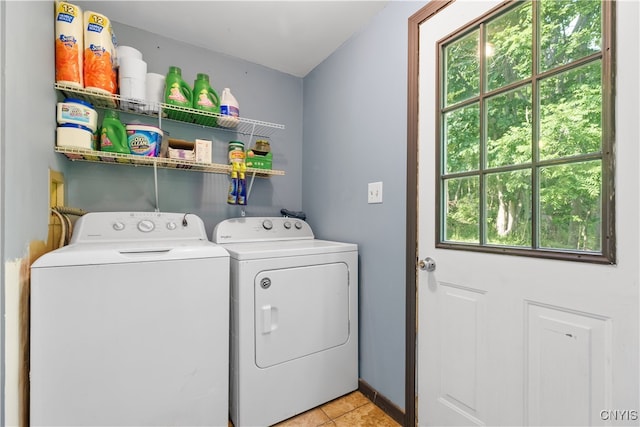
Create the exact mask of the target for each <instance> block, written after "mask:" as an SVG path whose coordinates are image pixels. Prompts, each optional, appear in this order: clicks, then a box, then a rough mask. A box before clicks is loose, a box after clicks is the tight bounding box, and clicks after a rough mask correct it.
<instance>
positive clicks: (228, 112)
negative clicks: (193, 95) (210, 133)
mask: <svg viewBox="0 0 640 427" xmlns="http://www.w3.org/2000/svg"><path fill="white" fill-rule="evenodd" d="M220 115H221V116H222V117H220V118H219V119H218V126H222V127H226V128H234V127H236V126H238V117H239V116H240V106H239V105H238V101H237V100H236V98H235V97H234V96H233V95H232V94H231V89H229V88H228V87H225V88H224V90H223V91H222V96H221V97H220Z"/></svg>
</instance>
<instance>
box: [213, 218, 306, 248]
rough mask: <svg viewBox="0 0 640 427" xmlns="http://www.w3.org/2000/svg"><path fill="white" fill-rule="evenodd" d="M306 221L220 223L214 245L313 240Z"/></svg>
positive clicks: (266, 219) (258, 220)
mask: <svg viewBox="0 0 640 427" xmlns="http://www.w3.org/2000/svg"><path fill="white" fill-rule="evenodd" d="M313 238H314V235H313V231H312V230H311V227H310V226H309V224H308V223H307V222H306V221H303V220H300V219H296V218H286V217H245V218H232V219H227V220H225V221H222V222H220V223H219V224H218V225H216V227H215V229H214V230H213V236H212V239H211V240H212V241H213V242H214V243H240V242H260V241H270V240H308V239H313Z"/></svg>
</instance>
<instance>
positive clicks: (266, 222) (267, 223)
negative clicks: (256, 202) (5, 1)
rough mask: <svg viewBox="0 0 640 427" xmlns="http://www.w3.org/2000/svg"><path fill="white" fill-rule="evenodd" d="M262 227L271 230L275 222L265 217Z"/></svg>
mask: <svg viewBox="0 0 640 427" xmlns="http://www.w3.org/2000/svg"><path fill="white" fill-rule="evenodd" d="M262 227H263V228H264V229H265V230H271V229H272V228H273V223H272V222H271V220H269V219H265V220H264V221H262Z"/></svg>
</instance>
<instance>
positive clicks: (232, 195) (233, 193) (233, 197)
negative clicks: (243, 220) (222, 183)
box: [227, 163, 240, 205]
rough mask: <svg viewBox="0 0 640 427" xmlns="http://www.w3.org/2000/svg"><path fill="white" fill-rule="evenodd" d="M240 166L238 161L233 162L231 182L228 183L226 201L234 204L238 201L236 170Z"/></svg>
mask: <svg viewBox="0 0 640 427" xmlns="http://www.w3.org/2000/svg"><path fill="white" fill-rule="evenodd" d="M239 170H240V166H239V165H238V163H233V165H232V169H231V182H230V183H229V195H228V196H227V203H228V204H230V205H235V204H237V203H238V171H239Z"/></svg>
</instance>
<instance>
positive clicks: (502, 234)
mask: <svg viewBox="0 0 640 427" xmlns="http://www.w3.org/2000/svg"><path fill="white" fill-rule="evenodd" d="M486 192H487V197H486V203H487V208H486V221H487V224H486V227H487V228H486V234H487V243H488V244H491V245H505V246H525V247H528V248H530V247H531V170H530V169H527V170H520V171H512V172H502V173H494V174H490V175H487V178H486Z"/></svg>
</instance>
